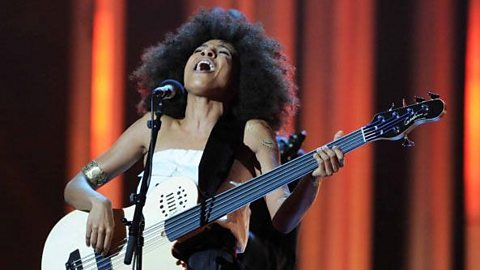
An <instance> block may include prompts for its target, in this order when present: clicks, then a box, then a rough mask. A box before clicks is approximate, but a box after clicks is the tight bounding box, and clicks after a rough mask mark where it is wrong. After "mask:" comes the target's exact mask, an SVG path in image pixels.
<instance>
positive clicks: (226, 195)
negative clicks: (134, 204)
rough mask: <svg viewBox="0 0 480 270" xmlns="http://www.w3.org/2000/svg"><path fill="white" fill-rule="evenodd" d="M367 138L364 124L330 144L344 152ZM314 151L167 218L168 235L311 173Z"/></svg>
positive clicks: (193, 227) (197, 225) (178, 234)
mask: <svg viewBox="0 0 480 270" xmlns="http://www.w3.org/2000/svg"><path fill="white" fill-rule="evenodd" d="M367 142H368V140H366V139H365V134H364V128H360V129H358V130H357V131H354V132H352V133H349V134H348V135H345V136H343V137H341V138H340V139H338V140H335V141H332V142H331V143H329V144H327V145H326V146H328V147H329V148H331V147H333V146H338V147H340V149H342V151H343V152H344V153H348V152H350V151H352V150H353V149H356V148H358V147H360V146H362V145H364V144H366V143H367ZM314 151H315V150H313V151H311V152H309V153H307V154H304V155H302V156H300V157H298V158H296V159H294V160H291V161H289V162H287V163H285V164H283V165H281V166H278V167H277V168H275V169H274V170H272V171H269V172H267V173H265V174H263V175H260V176H258V177H255V178H253V179H251V180H250V181H248V182H245V183H242V184H240V185H238V186H236V187H234V188H232V189H229V190H227V191H225V192H223V193H220V194H217V195H215V196H213V197H211V198H208V199H207V200H205V201H204V202H203V203H201V204H199V205H196V206H195V207H192V208H190V209H189V210H187V211H185V212H182V213H180V214H178V215H176V216H173V217H171V218H168V219H167V220H165V231H166V233H167V237H168V239H169V240H170V241H174V240H176V239H178V238H180V237H181V236H183V235H186V234H188V233H190V232H192V231H194V230H196V229H198V228H200V227H202V226H203V225H205V224H208V223H210V222H213V221H215V220H217V219H219V218H221V217H223V216H225V215H226V214H229V213H231V212H233V211H235V210H237V209H240V208H241V207H243V206H245V205H247V204H248V203H251V202H253V201H255V200H258V199H260V198H262V197H264V196H265V195H267V194H268V193H270V192H271V191H273V190H275V189H277V188H279V187H281V186H283V185H286V184H289V183H290V182H293V181H295V180H297V179H299V178H301V177H303V176H305V175H306V174H308V173H311V172H312V171H313V170H315V168H316V167H317V162H316V160H315V159H314V158H313V153H314Z"/></svg>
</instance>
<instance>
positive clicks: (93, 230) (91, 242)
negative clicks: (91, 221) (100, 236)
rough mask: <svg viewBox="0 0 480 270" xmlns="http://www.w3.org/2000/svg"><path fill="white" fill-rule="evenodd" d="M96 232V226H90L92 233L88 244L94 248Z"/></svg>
mask: <svg viewBox="0 0 480 270" xmlns="http://www.w3.org/2000/svg"><path fill="white" fill-rule="evenodd" d="M97 233H98V229H97V227H96V226H92V233H91V234H90V245H91V246H92V248H95V247H96V246H97Z"/></svg>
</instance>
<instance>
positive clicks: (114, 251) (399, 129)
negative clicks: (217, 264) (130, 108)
mask: <svg viewBox="0 0 480 270" xmlns="http://www.w3.org/2000/svg"><path fill="white" fill-rule="evenodd" d="M430 96H431V99H430V100H428V101H421V100H418V101H417V103H416V104H413V105H409V106H406V105H404V106H403V107H401V108H397V109H390V110H389V111H386V112H382V113H378V114H376V115H375V116H374V117H373V120H372V121H371V122H370V123H368V124H367V125H365V126H363V127H361V128H359V129H357V130H356V131H353V132H351V133H349V134H347V135H345V136H343V137H341V138H339V139H337V140H335V141H332V142H330V143H328V144H327V145H326V146H328V147H332V146H334V145H336V146H338V147H340V149H342V151H343V152H344V153H348V152H350V151H352V150H354V149H356V148H358V147H360V146H362V145H365V144H367V143H370V142H373V141H377V140H399V139H402V138H405V141H406V142H407V145H411V142H410V141H409V140H408V138H407V137H406V136H407V134H408V133H409V132H410V131H411V130H412V129H413V128H415V127H416V126H419V125H421V124H424V123H426V122H433V121H437V120H439V119H440V117H441V116H442V115H443V114H444V113H445V103H444V102H443V101H442V100H441V99H439V97H438V96H437V95H434V94H430ZM313 153H314V151H311V152H310V153H306V154H305V155H302V156H300V157H298V158H296V159H293V160H290V161H288V162H286V163H285V164H283V165H281V166H279V167H277V168H275V169H274V170H272V171H269V172H267V173H265V174H263V175H260V176H258V177H255V178H253V179H251V180H249V181H248V182H245V183H242V184H240V185H238V186H235V187H234V188H232V189H230V190H227V191H225V192H223V193H220V194H217V195H215V196H213V197H211V198H208V199H207V200H205V201H204V202H203V203H201V204H197V187H196V185H195V184H194V183H193V182H192V181H191V180H189V179H184V178H174V179H171V181H166V182H163V183H162V184H160V185H159V186H157V187H151V188H154V190H153V191H151V192H150V193H149V195H148V197H147V200H146V204H145V207H144V209H143V210H144V216H145V230H144V233H143V237H144V249H143V261H142V264H143V267H144V269H164V270H165V269H167V270H169V269H183V268H182V267H181V266H179V265H177V259H175V258H174V257H173V256H172V255H171V248H172V245H173V243H174V241H176V240H177V239H179V238H180V237H182V236H185V235H187V234H189V233H192V232H194V231H196V230H198V229H200V228H201V227H203V226H204V225H205V224H209V223H211V222H214V221H215V220H217V219H219V218H221V217H223V216H225V215H226V214H228V213H231V212H233V211H235V210H237V209H239V208H241V207H243V206H245V205H247V204H249V203H251V202H253V201H255V200H258V199H260V198H262V197H264V196H265V195H266V194H268V193H269V192H271V191H273V190H275V189H277V188H279V187H281V186H283V185H286V184H289V183H290V182H292V181H295V180H296V179H299V178H301V177H302V176H304V175H306V174H308V173H311V172H312V171H313V170H314V169H315V168H316V167H317V162H316V161H315V159H314V158H313ZM133 212H134V207H133V206H131V207H128V208H125V209H115V210H114V219H115V224H116V226H115V232H114V237H113V240H112V247H111V249H110V252H109V254H107V255H106V256H102V255H101V254H97V253H95V252H94V250H93V248H91V247H87V246H86V244H85V233H86V232H85V230H86V223H87V217H88V213H87V212H83V211H78V210H75V211H73V212H71V213H69V214H67V215H66V216H65V217H63V218H62V219H61V220H60V221H59V222H58V223H57V224H56V225H55V226H54V228H53V229H52V230H51V232H50V234H49V235H48V237H47V240H46V242H45V246H44V250H43V255H42V269H43V270H57V269H70V270H73V269H103V270H106V269H115V270H116V269H130V268H131V265H125V264H124V263H123V260H124V255H125V249H126V240H127V239H126V237H127V228H126V226H122V218H127V219H128V220H131V219H132V217H133Z"/></svg>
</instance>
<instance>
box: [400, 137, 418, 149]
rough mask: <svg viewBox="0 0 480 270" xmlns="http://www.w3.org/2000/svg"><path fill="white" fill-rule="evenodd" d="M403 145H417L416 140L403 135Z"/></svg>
mask: <svg viewBox="0 0 480 270" xmlns="http://www.w3.org/2000/svg"><path fill="white" fill-rule="evenodd" d="M402 146H403V147H413V146H415V142H414V141H412V140H410V139H409V138H408V137H407V136H405V137H403V143H402Z"/></svg>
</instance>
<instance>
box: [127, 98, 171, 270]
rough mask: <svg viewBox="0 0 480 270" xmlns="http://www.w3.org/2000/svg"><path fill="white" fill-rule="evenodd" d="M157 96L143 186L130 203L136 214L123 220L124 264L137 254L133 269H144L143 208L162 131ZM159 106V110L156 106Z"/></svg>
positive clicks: (152, 114) (160, 110) (131, 197)
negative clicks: (126, 237) (126, 238)
mask: <svg viewBox="0 0 480 270" xmlns="http://www.w3.org/2000/svg"><path fill="white" fill-rule="evenodd" d="M155 97H156V95H153V94H152V96H151V99H150V109H151V119H150V120H149V121H148V128H150V129H151V139H150V146H149V148H148V153H147V160H146V163H145V169H144V172H143V177H142V184H141V186H140V191H139V193H138V194H135V193H132V194H131V195H130V201H131V202H132V203H134V204H135V212H134V214H133V219H132V221H127V220H125V219H124V220H123V222H124V224H125V225H127V226H128V227H129V230H128V242H127V250H126V252H125V259H124V263H125V264H127V265H129V264H130V263H131V261H132V256H133V254H135V258H134V262H135V263H134V265H133V266H132V269H137V270H141V269H142V249H143V229H144V227H145V217H144V216H143V213H142V212H143V206H144V205H145V200H146V198H147V190H148V186H149V184H150V178H151V176H152V159H153V153H154V152H155V144H156V142H157V136H158V131H159V130H160V126H161V124H162V123H161V121H160V117H161V116H162V105H163V102H162V98H161V97H159V102H155V99H156V98H155ZM156 104H158V108H155V107H157V106H155V105H156Z"/></svg>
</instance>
